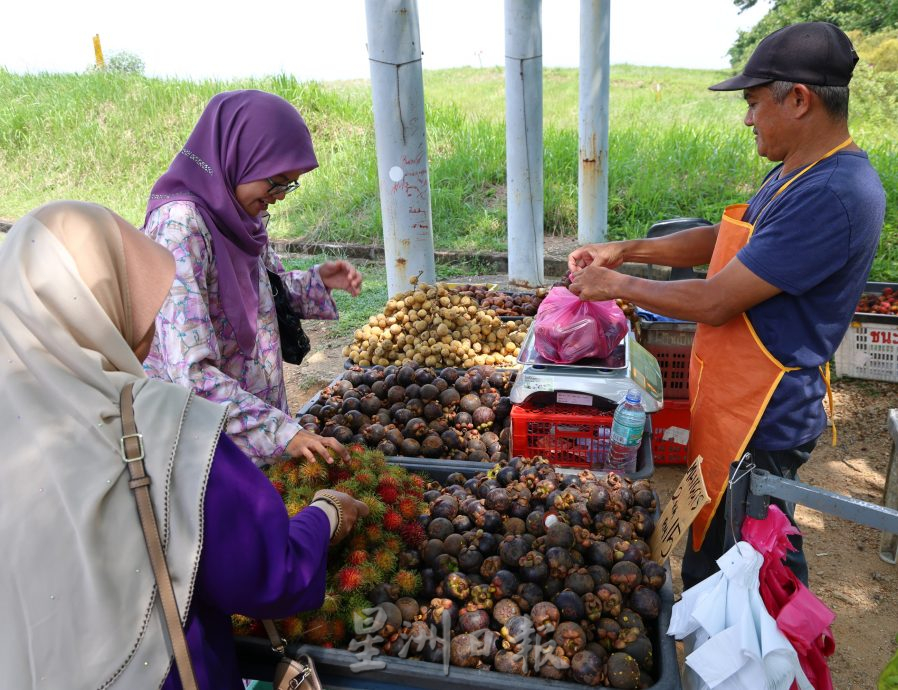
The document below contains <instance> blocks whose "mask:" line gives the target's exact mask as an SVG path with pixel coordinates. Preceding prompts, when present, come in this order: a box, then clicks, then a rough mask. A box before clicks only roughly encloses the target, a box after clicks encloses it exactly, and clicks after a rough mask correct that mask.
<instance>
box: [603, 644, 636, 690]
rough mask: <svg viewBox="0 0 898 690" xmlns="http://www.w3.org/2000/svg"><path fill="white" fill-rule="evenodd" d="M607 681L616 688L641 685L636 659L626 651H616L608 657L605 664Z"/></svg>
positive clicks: (627, 688)
mask: <svg viewBox="0 0 898 690" xmlns="http://www.w3.org/2000/svg"><path fill="white" fill-rule="evenodd" d="M605 668H606V671H605V673H606V675H607V681H608V683H610V684H611V687H614V688H623V689H624V690H629V689H630V688H638V687H639V664H637V663H636V659H634V658H633V657H632V656H630V655H629V654H627V653H625V652H615V653H614V654H612V655H611V656H609V657H608V662H607V664H606V666H605Z"/></svg>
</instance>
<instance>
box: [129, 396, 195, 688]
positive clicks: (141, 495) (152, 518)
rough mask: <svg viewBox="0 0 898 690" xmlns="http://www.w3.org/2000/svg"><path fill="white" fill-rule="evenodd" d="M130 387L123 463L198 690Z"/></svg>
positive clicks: (185, 670) (184, 676)
mask: <svg viewBox="0 0 898 690" xmlns="http://www.w3.org/2000/svg"><path fill="white" fill-rule="evenodd" d="M133 386H134V384H132V383H129V384H128V385H127V386H125V387H124V388H123V389H122V393H121V398H120V404H121V411H122V432H123V435H122V440H121V453H122V460H124V462H125V464H127V465H128V471H129V472H130V474H131V481H130V482H129V484H128V486H130V487H131V490H132V491H133V492H134V498H135V500H136V501H137V512H138V514H139V515H140V526H141V527H142V528H143V536H144V539H145V540H146V543H147V552H148V553H149V555H150V563H151V564H152V566H153V574H154V575H155V577H156V587H157V589H158V591H159V600H160V602H161V603H162V611H163V613H164V614H165V624H166V626H167V627H168V635H169V638H170V639H171V645H172V649H173V650H174V653H175V663H176V664H177V666H178V675H179V676H180V678H181V685H182V686H183V688H184V690H196V689H197V684H196V676H194V673H193V664H192V663H191V662H190V651H189V650H188V648H187V639H186V638H185V636H184V629H183V628H182V627H181V618H180V616H179V615H178V603H177V601H176V600H175V590H174V588H173V587H172V583H171V576H170V575H169V573H168V566H167V565H166V563H165V553H164V552H163V550H162V540H161V539H160V537H159V528H158V525H157V523H156V514H155V511H154V510H153V503H152V501H151V500H150V477H149V475H148V474H147V473H146V468H145V467H144V464H143V459H144V452H143V436H141V435H140V434H139V433H138V432H137V425H136V424H135V423H134V400H133V397H132V392H131V391H132V388H133Z"/></svg>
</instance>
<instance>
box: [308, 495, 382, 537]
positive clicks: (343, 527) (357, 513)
mask: <svg viewBox="0 0 898 690" xmlns="http://www.w3.org/2000/svg"><path fill="white" fill-rule="evenodd" d="M325 496H326V497H327V498H324V497H325ZM316 500H326V501H327V502H328V503H331V502H336V503H339V504H340V510H339V511H338V512H339V514H340V518H339V519H338V522H337V531H336V532H334V535H333V536H332V537H331V543H332V544H336V543H337V542H339V541H341V540H342V539H343V538H344V537H345V536H346V535H347V534H349V533H350V532H351V531H352V528H353V527H355V523H356V521H358V519H359V518H363V517H367V515H368V506H367V505H366V504H365V503H362V502H361V501H357V500H356V499H354V498H353V497H352V496H350V495H349V494H344V493H343V492H341V491H333V490H332V489H327V490H325V491H317V492H316V493H315V495H314V496H312V503H314V502H315V501H316Z"/></svg>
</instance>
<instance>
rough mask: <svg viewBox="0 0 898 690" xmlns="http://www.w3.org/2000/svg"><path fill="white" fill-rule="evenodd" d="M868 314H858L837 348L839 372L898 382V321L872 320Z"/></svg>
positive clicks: (856, 376) (837, 371)
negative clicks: (891, 322)
mask: <svg viewBox="0 0 898 690" xmlns="http://www.w3.org/2000/svg"><path fill="white" fill-rule="evenodd" d="M866 316H868V315H866V314H855V319H856V320H855V321H853V322H852V323H851V325H850V326H849V327H848V331H847V332H846V333H845V336H844V337H843V338H842V342H841V343H840V344H839V347H838V349H837V350H836V356H835V360H836V374H838V375H839V376H850V377H852V378H857V379H870V380H873V381H891V382H898V324H894V325H893V324H887V323H878V322H876V321H868V320H867V319H866V318H865V317H866ZM870 316H872V315H870ZM887 318H891V317H887Z"/></svg>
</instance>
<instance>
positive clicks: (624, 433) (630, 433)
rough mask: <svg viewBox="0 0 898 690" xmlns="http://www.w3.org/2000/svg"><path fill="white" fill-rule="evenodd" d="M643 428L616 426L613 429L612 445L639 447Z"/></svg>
mask: <svg viewBox="0 0 898 690" xmlns="http://www.w3.org/2000/svg"><path fill="white" fill-rule="evenodd" d="M642 430H643V427H641V426H640V427H632V426H625V425H623V424H614V425H613V426H612V427H611V443H613V444H617V445H621V446H638V445H639V443H640V441H642Z"/></svg>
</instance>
